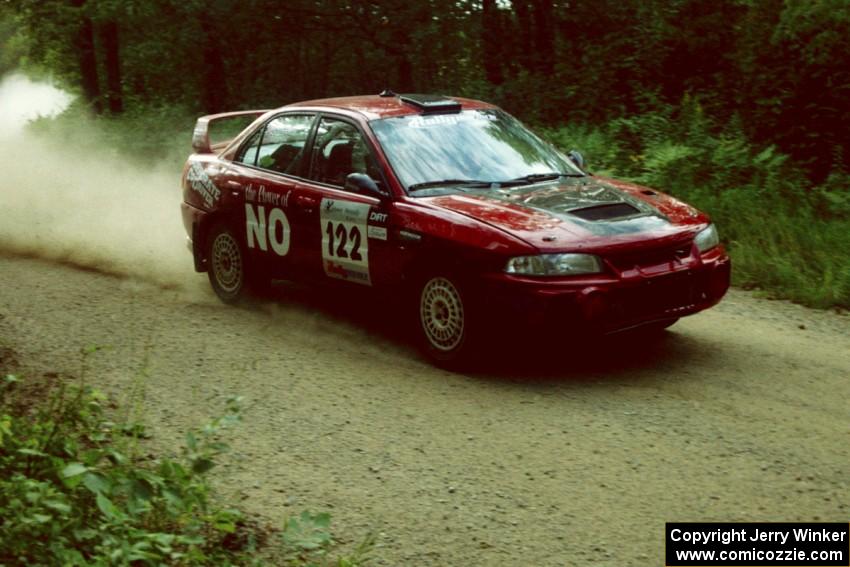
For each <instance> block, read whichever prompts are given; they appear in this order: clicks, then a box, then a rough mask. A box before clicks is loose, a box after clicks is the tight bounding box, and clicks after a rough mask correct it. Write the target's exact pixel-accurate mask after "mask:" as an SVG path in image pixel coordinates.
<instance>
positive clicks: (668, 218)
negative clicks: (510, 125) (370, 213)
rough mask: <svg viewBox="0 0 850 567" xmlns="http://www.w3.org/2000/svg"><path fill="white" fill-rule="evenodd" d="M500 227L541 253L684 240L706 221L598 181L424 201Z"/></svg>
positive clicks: (647, 194)
mask: <svg viewBox="0 0 850 567" xmlns="http://www.w3.org/2000/svg"><path fill="white" fill-rule="evenodd" d="M424 200H426V201H428V202H430V203H432V204H433V205H436V206H438V207H441V208H443V209H447V210H450V211H454V212H456V213H461V214H463V215H466V216H469V217H472V218H474V219H477V220H479V221H481V222H484V223H487V224H489V225H491V226H495V227H497V228H500V229H502V230H504V231H506V232H508V233H510V234H512V235H514V236H516V237H518V238H520V239H522V240H524V241H526V242H528V243H529V244H531V245H533V246H535V247H537V248H538V249H540V250H541V251H556V250H563V249H570V250H580V249H594V248H600V247H606V248H610V247H618V246H620V245H622V246H627V245H629V244H632V243H635V242H639V241H647V240H651V241H656V240H665V241H666V240H668V239H679V238H680V237H681V238H682V239H684V238H685V237H686V236H687V237H690V236H692V235H693V234H694V233H695V232H696V231H697V230H698V229H700V228H701V227H702V226H703V225H704V224H705V223H706V222H708V219H707V217H706V216H705V215H703V214H702V213H700V212H699V211H697V210H696V209H694V208H693V207H691V206H690V205H687V204H685V203H682V202H681V201H677V200H676V199H674V198H672V197H670V196H668V195H665V194H663V193H661V192H658V191H655V190H653V189H649V188H646V187H641V186H639V185H633V184H630V183H624V182H621V181H615V180H612V179H605V178H600V177H596V176H593V177H590V176H588V177H582V178H576V179H566V180H564V181H562V182H558V183H545V184H535V185H529V186H522V187H512V188H504V189H490V190H485V191H481V192H473V191H470V192H468V193H461V194H452V195H441V196H435V197H426V198H424Z"/></svg>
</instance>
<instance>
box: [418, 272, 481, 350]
mask: <svg viewBox="0 0 850 567" xmlns="http://www.w3.org/2000/svg"><path fill="white" fill-rule="evenodd" d="M418 289H419V294H418V300H419V304H418V315H419V317H418V321H419V332H420V336H421V342H422V346H423V349H424V351H425V353H426V354H427V355H428V356H429V357H430V358H431V359H432V360H434V361H435V362H437V363H439V364H443V365H453V364H456V363H460V362H462V361H465V360H467V359H468V356H469V354H470V353H471V351H472V341H471V340H470V334H471V333H470V331H471V325H470V324H471V323H472V319H473V318H472V317H471V316H472V309H471V305H470V304H469V302H468V301H467V300H466V295H465V293H464V289H463V286H462V285H461V284H460V281H459V279H458V278H456V277H453V276H450V275H444V274H440V275H430V276H426V277H424V278H422V280H421V282H420V286H418Z"/></svg>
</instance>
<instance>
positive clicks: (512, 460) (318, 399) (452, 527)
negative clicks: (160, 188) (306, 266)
mask: <svg viewBox="0 0 850 567" xmlns="http://www.w3.org/2000/svg"><path fill="white" fill-rule="evenodd" d="M186 265H187V267H188V266H189V257H188V254H187V255H186ZM187 269H188V268H187ZM272 299H273V300H272V301H269V302H267V303H265V304H262V305H258V306H255V307H253V308H240V309H237V308H232V307H226V306H224V305H221V304H219V303H218V302H217V301H216V300H215V298H214V297H213V296H212V293H211V292H210V291H208V290H207V285H206V281H205V278H204V276H203V275H193V274H191V273H187V274H186V281H185V284H184V285H181V286H177V287H174V289H163V288H162V286H160V285H155V284H153V283H147V282H145V281H144V280H141V279H134V278H118V277H114V276H107V275H103V274H101V273H98V272H93V271H85V270H80V269H74V268H72V267H69V266H65V265H61V264H58V263H55V262H54V263H51V262H44V261H40V260H35V259H26V258H22V257H19V256H14V255H6V256H0V347H5V348H11V349H13V350H14V351H16V352H17V356H18V358H19V359H20V362H21V365H22V367H23V368H25V369H29V371H31V372H37V371H40V370H41V371H44V370H46V369H50V370H52V371H58V372H59V373H60V375H66V376H73V375H78V374H79V367H80V357H79V354H78V352H79V349H80V348H81V347H83V346H86V345H92V344H97V345H107V346H108V348H106V349H104V350H102V351H100V352H98V353H96V354H95V355H94V356H93V357H91V358H90V360H89V366H90V368H91V370H90V371H89V372H88V377H89V380H91V381H93V382H95V383H96V384H97V385H98V386H99V387H100V388H101V389H103V390H104V391H105V392H107V393H108V394H109V395H110V396H112V397H113V398H114V399H115V400H116V401H117V402H118V403H119V404H121V407H122V408H125V409H126V410H132V411H139V412H140V415H141V418H142V420H143V421H144V422H146V423H147V425H148V428H149V430H150V431H151V433H153V435H154V440H153V441H152V442H153V444H154V445H155V446H156V447H158V448H164V447H177V446H179V443H180V441H181V438H182V433H183V432H184V431H185V430H186V429H187V428H188V427H190V426H193V425H198V424H201V423H203V422H204V421H205V420H206V419H207V418H208V417H209V416H213V415H217V414H218V413H220V412H221V410H222V408H223V407H224V401H225V399H226V398H227V397H228V396H231V395H242V396H244V397H245V400H246V402H245V403H246V409H245V415H244V423H242V424H241V425H240V426H238V427H237V428H236V429H234V430H232V431H231V432H230V433H229V434H228V440H229V442H230V443H231V445H232V447H233V448H234V452H233V453H232V454H231V456H230V457H229V459H228V460H227V463H226V464H225V465H224V466H223V468H222V469H221V470H220V472H219V475H218V478H219V479H220V480H218V481H217V482H218V483H219V485H220V487H221V489H222V490H223V492H224V493H225V494H227V495H229V496H231V497H236V498H237V499H238V502H239V504H240V505H241V506H243V507H244V508H245V509H247V510H248V511H251V512H254V513H257V514H259V515H261V516H263V517H265V518H267V519H268V520H269V521H272V522H274V523H278V522H280V521H281V520H282V518H283V517H285V516H286V515H288V514H292V513H297V512H300V510H301V509H304V508H309V509H313V510H329V511H331V512H332V514H333V517H334V524H335V527H336V534H337V535H338V536H339V537H340V539H342V540H343V541H347V542H353V541H355V540H357V539H358V538H359V536H360V535H362V534H363V533H365V532H366V531H367V530H370V529H372V530H375V531H376V533H378V534H379V538H378V540H379V548H378V549H377V553H376V556H377V557H378V558H379V560H377V561H376V564H377V565H413V566H419V565H435V566H436V565H440V566H477V565H528V566H550V565H551V566H556V565H557V566H561V565H588V564H597V565H618V566H622V565H660V564H661V562H662V561H663V559H662V557H663V546H664V544H663V534H664V522H665V521H696V520H701V521H728V520H752V521H760V520H773V521H795V520H810V521H812V520H823V521H827V520H831V521H842V522H846V521H847V518H848V517H850V475H848V471H850V466H848V465H850V319H848V316H847V315H840V314H836V313H829V312H818V311H812V310H807V309H804V308H802V307H798V306H796V305H791V304H788V303H785V302H777V301H767V300H764V299H758V298H756V297H754V296H753V295H752V294H750V293H747V292H743V291H735V290H733V291H732V292H731V293H730V295H729V297H728V298H727V299H726V300H725V301H724V302H723V303H722V304H721V305H720V306H718V307H717V308H715V309H714V310H711V311H709V312H706V313H703V314H700V315H697V316H694V317H691V318H688V319H686V320H683V321H680V322H679V323H678V324H677V325H675V326H674V327H673V328H671V329H670V331H668V332H667V333H666V334H665V335H664V336H663V337H661V338H660V339H657V340H654V341H638V340H637V339H635V338H628V337H621V338H619V339H611V340H605V341H600V342H599V343H598V344H597V345H596V346H594V347H592V348H587V347H584V348H581V349H578V350H577V351H575V352H572V351H570V349H569V348H563V349H561V352H559V353H558V354H557V355H555V354H551V355H549V356H543V355H541V354H540V353H539V352H530V351H523V352H520V353H518V354H515V355H514V356H513V357H512V358H511V359H505V357H504V356H503V357H501V359H497V362H496V363H494V364H492V365H490V366H488V367H487V368H485V369H483V370H481V371H480V372H478V373H475V374H453V373H449V372H446V371H443V370H439V369H436V368H434V367H432V366H430V365H429V364H428V363H426V362H425V361H423V360H422V359H421V358H420V357H419V356H418V355H417V354H416V352H415V351H414V350H413V349H412V348H411V347H410V346H409V344H408V343H407V342H406V341H405V340H403V339H399V338H398V337H399V335H401V334H403V333H400V332H399V331H400V329H399V324H398V322H397V321H394V320H393V318H392V317H387V315H386V310H385V309H383V306H382V305H381V304H380V303H379V302H377V301H370V300H368V298H363V297H354V298H346V299H344V300H340V301H337V302H328V301H323V300H322V299H320V298H318V297H316V294H315V293H310V292H308V291H306V290H302V289H299V288H293V287H282V288H281V289H279V290H278V291H277V295H276V297H274V298H272ZM352 303H353V304H355V305H354V307H352V306H351V304H352ZM133 408H135V409H133Z"/></svg>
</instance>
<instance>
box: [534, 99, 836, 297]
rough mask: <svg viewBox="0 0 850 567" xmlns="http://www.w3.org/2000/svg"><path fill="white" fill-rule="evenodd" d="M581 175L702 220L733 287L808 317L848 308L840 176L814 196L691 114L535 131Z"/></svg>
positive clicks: (726, 131)
mask: <svg viewBox="0 0 850 567" xmlns="http://www.w3.org/2000/svg"><path fill="white" fill-rule="evenodd" d="M544 134H545V137H547V138H548V139H549V140H550V141H551V142H552V143H554V144H555V145H556V146H558V147H559V148H561V149H563V150H564V151H568V150H570V149H573V148H576V149H578V150H579V151H581V152H582V153H583V154H584V155H585V159H586V161H587V163H588V168H589V169H590V170H591V171H593V172H594V173H597V174H600V175H608V176H616V177H620V178H624V179H629V180H631V181H634V182H636V183H641V184H644V185H648V186H651V187H654V188H656V189H660V190H662V191H665V192H667V193H670V194H672V195H674V196H676V197H679V198H681V199H683V200H685V201H687V202H689V203H691V204H693V205H694V206H696V207H698V208H700V209H701V210H703V211H706V212H707V213H709V214H710V215H711V217H712V220H714V222H716V223H717V225H718V228H719V231H720V236H721V238H722V240H723V241H724V244H725V245H726V246H727V249H728V250H729V252H730V254H731V256H732V261H733V264H732V265H733V268H732V274H733V283H734V284H735V285H738V286H741V287H745V288H750V289H759V290H762V291H763V292H764V293H765V295H767V296H769V297H773V298H777V299H778V298H782V299H790V300H792V301H795V302H798V303H801V304H803V305H807V306H809V307H818V308H831V307H835V308H844V309H848V308H850V175H848V174H846V173H843V172H833V173H832V174H831V175H830V176H829V177H828V179H827V180H826V181H825V182H824V183H822V184H821V185H819V186H814V185H813V184H812V183H811V182H810V181H809V180H808V179H807V178H806V177H805V176H804V174H803V172H802V168H800V167H798V166H797V165H796V164H794V163H793V161H792V160H791V159H790V158H789V157H788V156H786V155H783V154H781V153H780V152H778V151H777V150H776V149H775V148H774V147H772V146H769V147H764V148H757V147H754V146H753V145H752V144H750V143H749V142H748V141H747V139H746V137H745V136H744V134H743V133H742V132H741V131H740V129H739V128H738V127H737V126H736V123H735V121H734V119H733V120H732V121H731V122H730V123H729V124H728V125H727V126H725V127H723V128H719V127H718V126H717V125H716V124H712V123H711V121H710V120H709V119H708V118H707V117H706V116H705V115H704V114H703V112H702V109H701V107H700V106H699V105H698V104H697V103H695V102H693V101H690V100H687V99H686V100H685V101H684V102H683V103H682V105H681V107H679V108H675V109H674V108H670V109H667V110H666V111H663V112H657V113H650V114H643V115H640V116H633V117H626V118H621V119H617V120H614V121H612V122H610V123H608V124H606V125H605V126H601V127H594V126H587V125H572V126H566V127H561V128H557V129H549V130H544Z"/></svg>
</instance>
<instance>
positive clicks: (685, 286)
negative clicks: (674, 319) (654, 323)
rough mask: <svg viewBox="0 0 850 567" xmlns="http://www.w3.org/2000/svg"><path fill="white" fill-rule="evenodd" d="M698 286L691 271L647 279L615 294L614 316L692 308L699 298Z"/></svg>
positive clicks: (639, 316)
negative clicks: (697, 294) (697, 293)
mask: <svg viewBox="0 0 850 567" xmlns="http://www.w3.org/2000/svg"><path fill="white" fill-rule="evenodd" d="M697 287H698V286H697V285H696V282H695V278H694V276H693V275H692V274H691V272H690V271H687V272H680V273H676V274H669V275H666V276H660V277H656V278H650V279H647V280H644V281H643V282H641V283H640V284H638V285H636V286H633V287H629V288H627V289H622V290H618V291H617V292H616V293H615V294H614V301H613V306H614V311H615V318H616V319H619V320H621V321H624V320H632V319H639V318H641V317H648V316H654V315H663V314H664V313H667V312H670V311H675V310H676V309H680V308H683V307H689V306H691V305H693V304H694V303H696V302H697V300H698V299H699V298H698V297H697V296H696V289H697Z"/></svg>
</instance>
